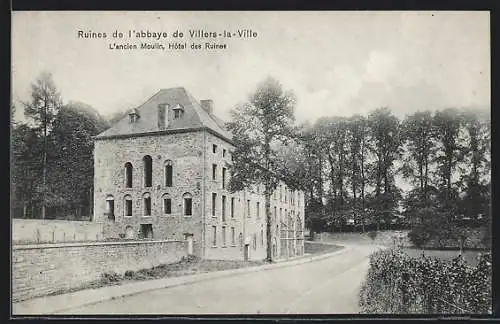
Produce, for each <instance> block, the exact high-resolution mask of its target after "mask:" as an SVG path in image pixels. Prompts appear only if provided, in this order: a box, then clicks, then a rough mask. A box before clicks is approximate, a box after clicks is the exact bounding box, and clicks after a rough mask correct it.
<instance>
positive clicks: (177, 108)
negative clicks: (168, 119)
mask: <svg viewBox="0 0 500 324" xmlns="http://www.w3.org/2000/svg"><path fill="white" fill-rule="evenodd" d="M173 111H174V119H180V118H182V115H183V114H184V108H183V107H182V106H181V105H179V104H177V106H175V107H174V108H173Z"/></svg>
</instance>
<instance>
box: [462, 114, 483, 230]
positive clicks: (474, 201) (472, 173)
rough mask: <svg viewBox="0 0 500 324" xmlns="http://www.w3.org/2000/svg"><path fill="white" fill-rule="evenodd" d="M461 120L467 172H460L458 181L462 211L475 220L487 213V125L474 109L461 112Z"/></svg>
mask: <svg viewBox="0 0 500 324" xmlns="http://www.w3.org/2000/svg"><path fill="white" fill-rule="evenodd" d="M462 118H463V119H462V120H463V123H464V126H465V130H466V133H467V137H468V138H467V143H466V144H465V156H464V157H465V159H466V161H467V166H468V168H469V170H468V171H469V172H467V173H464V174H462V177H461V181H460V183H462V184H464V187H465V188H464V194H465V195H464V197H463V199H462V211H463V213H464V215H465V216H468V217H469V218H470V219H473V220H477V219H478V217H479V215H483V216H485V215H486V214H487V213H488V207H487V205H488V202H489V200H490V197H489V184H488V182H487V181H485V178H487V176H488V174H489V170H488V167H487V166H486V163H487V162H488V160H487V153H488V149H489V148H488V146H489V134H488V133H489V127H488V125H487V124H486V123H484V122H482V121H481V120H480V118H479V116H478V114H477V113H476V112H474V111H470V110H466V111H463V112H462Z"/></svg>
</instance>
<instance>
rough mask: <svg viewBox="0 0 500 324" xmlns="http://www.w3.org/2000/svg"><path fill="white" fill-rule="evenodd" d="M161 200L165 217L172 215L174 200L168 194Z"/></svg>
mask: <svg viewBox="0 0 500 324" xmlns="http://www.w3.org/2000/svg"><path fill="white" fill-rule="evenodd" d="M161 199H162V200H163V213H164V214H165V215H171V214H172V199H171V198H170V196H169V195H168V194H164V195H163V196H162V197H161Z"/></svg>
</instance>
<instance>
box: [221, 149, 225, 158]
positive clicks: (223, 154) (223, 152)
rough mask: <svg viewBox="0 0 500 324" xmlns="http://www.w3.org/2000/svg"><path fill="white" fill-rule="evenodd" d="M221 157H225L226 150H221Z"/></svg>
mask: <svg viewBox="0 0 500 324" xmlns="http://www.w3.org/2000/svg"><path fill="white" fill-rule="evenodd" d="M222 157H226V149H222Z"/></svg>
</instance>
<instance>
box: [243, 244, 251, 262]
mask: <svg viewBox="0 0 500 324" xmlns="http://www.w3.org/2000/svg"><path fill="white" fill-rule="evenodd" d="M249 253H250V244H245V247H244V248H243V260H245V261H248V257H249Z"/></svg>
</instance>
